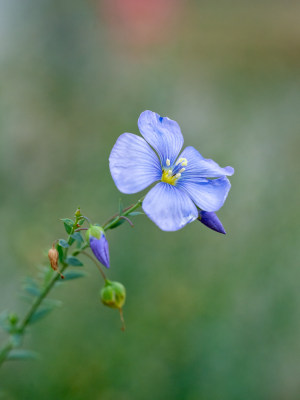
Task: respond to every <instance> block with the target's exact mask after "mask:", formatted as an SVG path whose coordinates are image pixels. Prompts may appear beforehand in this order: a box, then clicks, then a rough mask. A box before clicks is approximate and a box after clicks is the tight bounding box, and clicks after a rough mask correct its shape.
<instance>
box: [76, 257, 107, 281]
mask: <svg viewBox="0 0 300 400" xmlns="http://www.w3.org/2000/svg"><path fill="white" fill-rule="evenodd" d="M81 254H84V255H85V256H87V257H88V258H90V259H91V260H92V261H93V262H94V263H95V264H96V266H97V268H98V269H99V271H100V274H101V275H102V278H103V279H104V282H105V281H106V280H107V278H106V275H105V273H104V271H103V269H102V268H101V266H100V264H99V263H97V261H96V260H95V259H94V257H93V256H91V255H90V254H89V253H87V252H85V251H82V252H81Z"/></svg>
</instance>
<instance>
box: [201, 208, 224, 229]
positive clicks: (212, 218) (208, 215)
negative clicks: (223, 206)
mask: <svg viewBox="0 0 300 400" xmlns="http://www.w3.org/2000/svg"><path fill="white" fill-rule="evenodd" d="M198 220H199V221H200V222H202V224H204V225H205V226H207V227H208V228H210V229H212V230H214V231H216V232H219V233H223V235H225V234H226V231H225V229H224V227H223V225H222V223H221V221H220V220H219V218H218V217H217V214H216V213H214V212H208V211H200V212H199V216H198Z"/></svg>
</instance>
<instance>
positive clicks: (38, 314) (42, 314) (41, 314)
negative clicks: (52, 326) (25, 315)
mask: <svg viewBox="0 0 300 400" xmlns="http://www.w3.org/2000/svg"><path fill="white" fill-rule="evenodd" d="M53 308H54V307H44V308H41V309H40V310H38V311H36V312H35V313H34V314H33V315H32V317H31V318H30V321H29V323H30V324H33V323H34V322H37V321H39V320H40V319H42V318H44V317H45V316H46V315H48V314H49V313H50V311H52V310H53Z"/></svg>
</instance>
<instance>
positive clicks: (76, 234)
mask: <svg viewBox="0 0 300 400" xmlns="http://www.w3.org/2000/svg"><path fill="white" fill-rule="evenodd" d="M71 238H72V239H74V240H76V241H77V242H78V243H79V245H81V243H83V238H82V236H81V234H80V232H74V233H73V234H72V235H71Z"/></svg>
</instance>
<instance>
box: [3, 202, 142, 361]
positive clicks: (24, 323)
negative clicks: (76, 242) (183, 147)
mask: <svg viewBox="0 0 300 400" xmlns="http://www.w3.org/2000/svg"><path fill="white" fill-rule="evenodd" d="M142 202H143V198H141V199H140V200H138V202H137V203H135V204H133V205H132V206H130V207H127V208H125V209H124V210H123V211H122V213H121V214H120V215H119V214H116V215H113V216H112V217H111V218H110V219H109V220H108V221H107V222H106V223H105V224H104V225H103V229H104V231H107V230H108V229H112V228H114V227H116V225H117V224H118V222H119V221H120V220H121V219H122V217H127V216H128V215H129V214H130V213H131V212H133V211H135V210H136V209H138V208H139V207H140V206H141V205H142ZM85 218H86V217H85ZM77 223H78V220H77V217H76V221H75V224H74V226H73V228H72V231H71V232H70V235H69V237H68V244H69V245H71V243H72V238H71V235H72V234H73V233H74V232H75V230H76V229H78V227H77ZM87 247H88V245H86V246H84V247H82V248H81V250H80V252H81V253H83V254H84V255H86V256H88V257H90V258H92V259H93V257H91V256H90V255H89V254H88V253H85V252H84V251H83V250H84V249H86V248H87ZM67 254H68V248H66V249H65V254H64V256H65V258H66V257H67ZM93 261H94V262H95V260H94V259H93ZM97 266H98V265H97ZM67 267H68V264H66V263H63V265H62V268H61V270H60V271H59V272H55V274H54V275H53V277H52V278H51V279H50V281H49V282H48V283H47V285H46V286H45V287H44V289H43V291H42V292H41V293H40V295H39V296H38V297H37V298H36V299H35V301H34V302H33V304H32V305H31V307H30V309H29V310H28V312H27V314H26V315H25V317H24V318H23V320H22V321H21V322H20V324H19V326H18V327H17V329H16V331H15V333H17V334H19V335H21V336H22V335H23V334H24V332H25V330H26V328H27V325H28V324H29V323H30V320H31V318H32V316H33V315H34V313H35V312H36V311H37V309H38V308H39V306H40V305H41V303H42V302H43V300H44V299H45V297H46V296H47V295H48V293H49V292H50V291H51V289H52V288H53V286H54V285H55V282H56V281H57V280H58V279H59V278H60V274H61V273H62V272H64V271H65V270H66V269H67ZM98 267H99V266H98ZM100 272H101V274H102V276H103V278H104V280H106V276H105V274H104V272H103V271H102V269H100ZM15 347H16V346H15V344H14V343H13V341H12V339H11V338H9V339H8V341H7V342H6V344H5V345H4V346H3V347H2V349H1V350H0V367H1V365H2V364H3V363H4V361H5V360H6V359H7V357H8V355H9V353H10V351H11V350H12V349H14V348H15Z"/></svg>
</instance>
